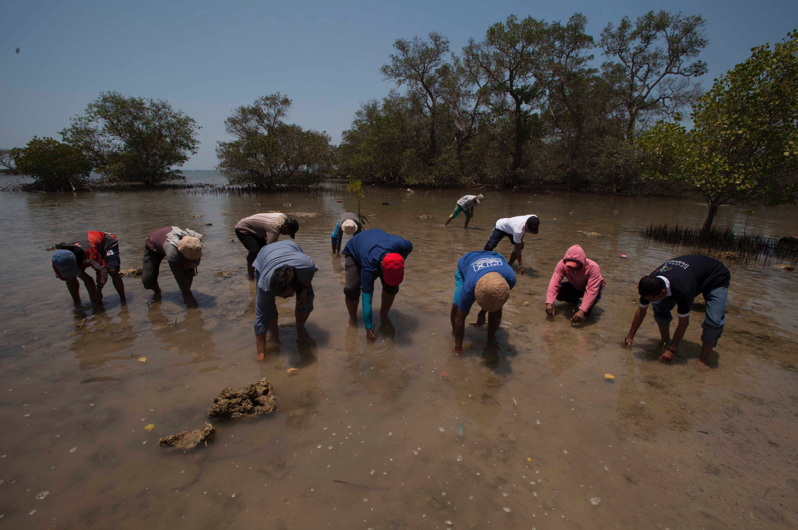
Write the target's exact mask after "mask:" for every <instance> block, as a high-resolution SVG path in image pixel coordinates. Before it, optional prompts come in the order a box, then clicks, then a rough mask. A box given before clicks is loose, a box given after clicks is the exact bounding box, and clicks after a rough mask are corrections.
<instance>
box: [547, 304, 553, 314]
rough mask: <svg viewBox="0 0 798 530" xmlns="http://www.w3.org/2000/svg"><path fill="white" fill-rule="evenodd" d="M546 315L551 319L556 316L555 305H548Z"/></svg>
mask: <svg viewBox="0 0 798 530" xmlns="http://www.w3.org/2000/svg"><path fill="white" fill-rule="evenodd" d="M546 314H547V315H549V316H550V317H553V316H554V304H546Z"/></svg>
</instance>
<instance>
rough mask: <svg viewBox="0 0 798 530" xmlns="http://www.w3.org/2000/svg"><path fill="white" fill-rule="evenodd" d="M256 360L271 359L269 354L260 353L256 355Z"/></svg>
mask: <svg viewBox="0 0 798 530" xmlns="http://www.w3.org/2000/svg"><path fill="white" fill-rule="evenodd" d="M255 360H256V361H268V360H269V356H268V355H266V354H265V353H259V354H258V355H256V356H255Z"/></svg>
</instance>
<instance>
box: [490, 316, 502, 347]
mask: <svg viewBox="0 0 798 530" xmlns="http://www.w3.org/2000/svg"><path fill="white" fill-rule="evenodd" d="M501 323H502V310H501V309H499V310H498V311H494V312H492V313H488V342H496V332H497V331H499V324H501Z"/></svg>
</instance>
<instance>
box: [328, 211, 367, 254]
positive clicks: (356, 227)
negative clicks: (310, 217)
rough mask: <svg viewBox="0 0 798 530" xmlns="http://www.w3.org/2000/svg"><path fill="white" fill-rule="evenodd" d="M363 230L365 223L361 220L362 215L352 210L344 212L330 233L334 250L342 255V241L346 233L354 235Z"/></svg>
mask: <svg viewBox="0 0 798 530" xmlns="http://www.w3.org/2000/svg"><path fill="white" fill-rule="evenodd" d="M362 231H363V224H362V223H361V221H360V216H359V215H358V214H356V213H352V212H344V213H342V214H341V216H340V217H338V223H336V225H335V228H334V229H333V231H332V234H330V242H331V243H332V251H333V253H334V254H337V255H338V257H339V258H340V257H341V243H342V242H343V239H344V234H346V235H348V236H353V235H356V234H359V233H360V232H362Z"/></svg>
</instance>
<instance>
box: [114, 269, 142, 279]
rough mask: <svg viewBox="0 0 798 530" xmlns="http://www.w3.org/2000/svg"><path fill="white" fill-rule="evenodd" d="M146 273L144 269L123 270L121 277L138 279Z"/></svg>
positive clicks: (120, 273) (120, 272)
mask: <svg viewBox="0 0 798 530" xmlns="http://www.w3.org/2000/svg"><path fill="white" fill-rule="evenodd" d="M143 273H144V270H143V269H122V270H121V271H119V275H120V276H125V277H127V278H138V277H139V276H141V275H142V274H143Z"/></svg>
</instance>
